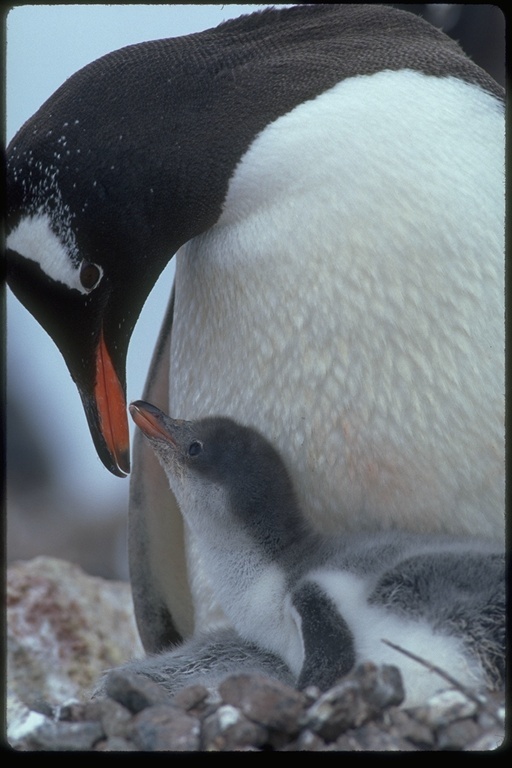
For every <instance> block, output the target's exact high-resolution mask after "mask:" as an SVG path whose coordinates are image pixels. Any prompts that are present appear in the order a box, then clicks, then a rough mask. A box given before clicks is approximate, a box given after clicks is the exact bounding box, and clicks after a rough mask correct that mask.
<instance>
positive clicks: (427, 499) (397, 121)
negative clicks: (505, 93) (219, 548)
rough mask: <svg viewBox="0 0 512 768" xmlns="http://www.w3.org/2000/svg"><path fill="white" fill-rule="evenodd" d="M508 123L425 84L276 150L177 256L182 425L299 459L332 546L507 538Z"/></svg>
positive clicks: (272, 139)
mask: <svg viewBox="0 0 512 768" xmlns="http://www.w3.org/2000/svg"><path fill="white" fill-rule="evenodd" d="M503 271H504V267H503V118H502V114H501V111H500V108H499V106H498V105H497V103H496V102H495V100H494V99H493V98H492V97H490V96H487V95H486V94H484V93H482V92H481V91H480V90H479V89H477V88H475V87H472V86H468V85H464V84H462V83H461V82H459V81H457V80H455V79H451V78H446V79H443V80H438V79H434V78H428V77H425V76H423V75H421V74H418V73H413V72H398V73H390V72H383V73H380V74H378V75H373V76H371V77H361V78H353V79H350V80H347V81H344V82H342V83H341V84H339V85H338V86H336V87H335V88H333V89H332V90H331V91H329V92H327V93H325V94H323V95H322V96H320V97H318V98H317V99H315V100H314V101H311V102H308V103H306V104H303V105H301V106H300V107H298V108H296V109H295V110H293V111H292V112H291V113H289V114H288V115H285V116H284V117H282V118H280V119H279V120H277V121H276V122H275V123H274V124H272V125H270V126H269V127H268V128H267V129H266V130H265V131H263V133H262V134H260V135H259V136H258V137H257V138H256V140H255V141H254V143H253V145H252V146H251V148H250V149H249V151H248V152H247V153H246V155H245V157H244V158H243V159H242V161H241V163H240V165H239V166H238V168H237V170H236V172H235V174H234V177H233V178H232V180H231V185H230V188H229V191H228V195H227V199H226V201H225V209H224V213H223V215H222V216H221V218H220V220H219V222H218V224H217V225H216V226H215V227H213V228H212V229H211V230H210V231H209V232H207V233H206V234H205V235H203V236H201V237H198V238H196V239H194V240H193V241H191V242H190V243H189V244H188V245H187V246H186V247H185V248H183V249H182V250H181V251H180V253H179V254H178V256H177V269H176V304H175V318H174V324H173V331H172V346H171V370H170V382H171V383H170V403H169V408H170V412H171V413H172V414H173V415H174V416H176V417H179V418H198V417H200V416H203V415H207V414H225V415H229V416H231V417H233V418H235V419H237V420H239V421H241V422H243V423H246V424H251V425H254V426H256V427H257V428H259V429H260V430H261V431H263V432H264V433H265V434H266V435H267V436H268V437H269V438H270V439H271V440H272V441H273V442H274V443H275V445H276V446H277V448H278V449H279V450H280V451H282V453H283V456H284V457H285V460H286V462H287V464H288V466H289V468H290V471H291V473H292V477H293V480H294V483H295V484H296V487H297V491H298V494H299V498H300V499H301V503H302V505H303V506H304V508H305V511H306V513H307V514H308V516H309V517H310V518H311V519H312V520H313V521H314V522H315V524H316V525H318V526H319V527H320V528H322V529H324V530H330V529H336V530H350V529H352V530H357V529H379V528H386V527H390V526H400V527H403V528H406V529H411V530H419V531H422V530H429V531H451V532H471V533H473V534H477V533H482V534H490V535H498V536H499V535H501V533H502V529H503V363H504V360H503V358H504V354H503V343H504V341H503Z"/></svg>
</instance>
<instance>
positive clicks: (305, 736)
mask: <svg viewBox="0 0 512 768" xmlns="http://www.w3.org/2000/svg"><path fill="white" fill-rule="evenodd" d="M325 749H326V744H325V741H323V739H321V738H320V736H318V735H317V734H316V733H313V731H310V730H309V729H307V728H305V729H304V730H303V731H301V732H300V733H299V735H298V737H297V738H296V739H295V741H292V742H290V743H289V744H287V745H286V746H285V747H283V752H321V751H324V750H325Z"/></svg>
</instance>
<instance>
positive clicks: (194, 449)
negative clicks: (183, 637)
mask: <svg viewBox="0 0 512 768" xmlns="http://www.w3.org/2000/svg"><path fill="white" fill-rule="evenodd" d="M130 412H131V414H132V416H133V419H134V421H135V423H136V424H137V426H138V427H139V428H140V429H141V431H142V432H143V434H144V435H145V436H146V437H147V439H148V440H149V442H150V444H151V446H152V447H153V450H154V451H155V453H156V455H157V456H158V459H159V461H160V462H161V464H162V466H163V468H164V470H165V472H166V474H167V477H168V478H169V483H170V486H171V488H172V490H173V492H174V494H175V496H176V498H177V500H178V503H179V506H180V509H181V511H182V513H183V516H184V518H185V521H186V523H187V525H188V526H189V527H190V530H191V531H192V532H193V534H194V537H195V541H196V543H197V548H198V553H199V555H200V557H201V560H202V562H203V563H204V564H205V565H206V567H207V571H208V574H209V576H210V580H211V584H212V585H213V591H214V594H215V597H216V598H217V599H218V601H219V603H220V605H221V606H222V608H223V609H224V612H225V614H226V615H227V617H228V618H229V620H230V622H231V623H232V625H233V626H234V628H235V629H236V630H237V632H238V633H239V635H240V636H241V638H242V639H243V640H244V641H246V642H252V643H254V644H255V645H256V646H257V647H260V648H262V649H264V650H266V651H269V652H271V653H273V654H275V655H276V656H278V657H280V658H282V659H283V660H284V661H285V662H286V663H287V665H288V667H289V668H290V670H291V671H292V673H293V674H294V675H295V680H296V682H297V684H298V686H299V687H305V686H307V685H318V686H319V687H320V688H324V689H325V688H328V687H330V686H332V685H333V684H334V683H335V682H336V680H337V679H338V678H339V677H341V676H342V675H344V674H346V673H348V672H349V671H350V670H351V669H352V668H353V667H354V665H355V664H356V662H357V661H367V660H371V661H374V662H379V663H394V664H398V665H399V666H400V667H401V669H402V674H403V676H404V687H405V691H406V698H405V701H406V703H407V704H409V705H412V704H414V705H416V704H419V703H421V702H422V701H426V699H427V698H428V697H429V696H430V695H432V694H433V693H434V692H435V691H436V690H437V689H439V687H440V686H441V687H442V685H443V684H442V682H441V681H440V680H439V678H438V677H437V676H436V675H433V674H432V672H431V671H430V670H428V669H425V668H424V667H421V666H419V665H418V663H417V662H416V661H410V660H409V659H408V658H403V657H401V656H400V655H399V653H398V652H397V650H396V649H393V648H391V647H389V646H388V645H385V644H383V643H382V639H383V638H385V639H388V640H390V641H392V642H394V643H395V644H396V643H399V644H401V645H405V647H406V648H407V649H408V650H409V651H412V652H413V653H415V654H417V655H419V656H421V657H422V658H423V659H426V660H429V661H430V662H432V663H434V664H438V665H440V666H441V667H445V668H446V669H447V670H449V671H450V673H451V674H452V675H453V676H454V677H455V678H456V679H458V680H459V681H462V682H464V684H466V685H472V686H477V687H478V686H483V685H485V684H488V685H491V686H501V685H503V683H504V673H505V566H504V553H503V551H502V546H501V545H500V544H499V543H498V544H496V543H492V542H490V541H488V540H484V539H478V538H475V537H465V538H462V537H458V538H457V537H454V536H441V535H427V534H411V533H408V534H405V535H404V534H403V533H402V532H398V531H394V532H389V531H385V532H377V533H355V534H354V533H352V534H350V533H345V534H341V535H339V536H332V535H322V534H319V533H318V532H317V531H315V530H314V529H313V528H312V526H310V525H309V523H308V522H307V520H306V519H305V517H304V515H303V514H302V512H301V509H300V505H299V503H298V501H297V498H296V495H295V493H294V489H293V485H292V482H291V480H290V477H289V474H288V472H287V470H286V467H285V465H284V463H283V462H282V460H281V457H280V456H279V454H278V453H277V452H276V451H275V449H274V448H273V447H272V446H271V445H270V443H269V442H268V441H267V440H266V439H265V438H263V437H262V436H261V435H260V434H259V433H258V432H257V431H256V430H254V429H251V428H249V427H244V426H241V425H239V424H237V423H236V422H234V421H233V420H231V419H227V418H225V417H206V418H204V419H200V420H198V421H182V420H175V419H170V418H169V417H167V416H166V415H165V414H163V413H162V412H161V411H160V410H159V409H158V408H155V407H154V406H152V405H150V404H149V403H146V402H142V401H137V402H135V403H133V404H132V405H131V406H130ZM142 664H144V663H142ZM139 667H140V663H139ZM157 667H158V668H159V669H161V667H160V666H158V665H157ZM142 669H144V666H142Z"/></svg>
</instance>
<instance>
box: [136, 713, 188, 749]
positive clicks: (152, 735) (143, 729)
mask: <svg viewBox="0 0 512 768" xmlns="http://www.w3.org/2000/svg"><path fill="white" fill-rule="evenodd" d="M199 736H200V727H199V720H198V719H197V718H195V717H190V715H187V714H186V713H185V712H183V710H182V709H179V708H178V707H175V706H173V705H172V704H167V705H163V704H158V705H156V706H153V707H146V708H145V709H144V710H142V711H141V712H139V714H137V715H135V717H134V718H133V720H132V726H131V737H132V738H133V741H134V743H135V745H136V746H137V748H138V749H141V750H146V751H148V752H157V751H169V750H170V751H175V752H182V751H184V752H194V751H196V750H198V749H199Z"/></svg>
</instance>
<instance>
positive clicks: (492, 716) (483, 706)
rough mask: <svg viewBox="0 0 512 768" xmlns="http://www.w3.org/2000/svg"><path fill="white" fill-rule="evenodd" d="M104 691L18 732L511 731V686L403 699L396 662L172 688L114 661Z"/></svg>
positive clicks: (265, 735) (240, 744)
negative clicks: (330, 683) (306, 676)
mask: <svg viewBox="0 0 512 768" xmlns="http://www.w3.org/2000/svg"><path fill="white" fill-rule="evenodd" d="M104 690H105V694H104V695H103V696H102V697H101V698H96V699H92V700H91V701H88V702H85V703H83V702H82V703H79V702H71V703H67V704H65V705H62V706H60V707H51V706H49V705H48V704H45V703H44V702H40V703H39V704H38V705H37V706H33V710H34V711H35V710H37V711H38V712H39V721H40V724H39V725H38V727H37V728H36V729H33V730H31V731H30V732H29V733H27V734H25V735H24V736H20V737H19V738H17V739H15V740H13V741H11V746H12V747H13V748H15V749H17V750H23V751H28V750H38V751H41V750H43V751H44V750H49V751H90V750H92V751H114V752H126V751H147V752H153V751H172V752H183V751H213V752H218V751H285V752H287V751H297V750H302V751H378V752H382V751H425V750H428V751H437V750H472V751H487V750H491V749H496V748H497V747H499V746H500V745H501V743H502V741H503V738H504V712H505V705H504V694H502V695H499V694H487V695H486V696H485V697H478V698H477V697H475V696H474V695H472V694H467V693H465V692H463V691H461V690H453V689H452V690H446V691H444V692H443V693H440V694H438V695H436V696H435V697H433V698H432V699H431V700H430V701H429V702H428V705H426V706H423V707H418V708H415V709H409V710H406V709H401V708H400V706H399V705H400V703H401V701H402V700H403V687H402V680H401V676H400V673H399V671H398V669H397V668H396V667H390V666H387V667H386V666H383V667H376V666H374V665H372V664H369V663H367V664H364V665H361V666H360V667H358V668H357V669H356V670H355V671H354V672H353V673H352V674H351V675H348V676H347V677H346V678H344V679H343V680H342V681H341V682H340V683H338V684H337V685H335V686H334V687H333V688H331V689H330V690H329V691H327V692H325V693H320V691H319V690H318V689H315V688H309V689H306V690H305V691H302V692H299V691H297V690H295V689H294V688H292V687H290V686H288V685H286V684H284V683H281V682H279V681H277V680H274V679H271V678H267V677H262V676H258V675H248V674H237V675H232V676H230V677H227V678H225V679H224V680H223V681H222V682H221V683H220V685H219V686H218V687H217V688H215V689H208V688H206V687H204V686H203V685H191V686H189V687H187V688H184V689H182V690H181V691H180V692H179V693H178V694H176V695H174V696H172V697H169V696H168V694H167V693H166V692H165V691H164V689H163V688H162V687H161V686H160V685H158V684H157V683H155V682H153V681H151V680H149V679H147V678H145V677H143V676H140V675H137V674H134V673H133V672H131V671H127V670H116V671H114V672H112V673H110V675H109V676H108V678H107V682H106V686H105V689H104Z"/></svg>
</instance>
